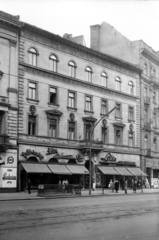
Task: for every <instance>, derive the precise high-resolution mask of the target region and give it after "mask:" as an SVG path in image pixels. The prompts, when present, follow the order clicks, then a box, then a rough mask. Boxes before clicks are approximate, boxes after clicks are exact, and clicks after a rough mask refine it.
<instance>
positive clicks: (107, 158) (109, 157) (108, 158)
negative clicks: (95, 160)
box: [101, 153, 116, 162]
mask: <svg viewBox="0 0 159 240" xmlns="http://www.w3.org/2000/svg"><path fill="white" fill-rule="evenodd" d="M101 160H103V161H105V162H116V158H115V157H114V156H113V155H112V154H111V153H107V154H106V156H105V157H104V158H101Z"/></svg>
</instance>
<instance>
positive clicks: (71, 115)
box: [70, 113, 75, 122]
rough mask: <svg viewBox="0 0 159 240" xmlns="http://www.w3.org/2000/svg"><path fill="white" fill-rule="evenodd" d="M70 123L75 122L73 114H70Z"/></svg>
mask: <svg viewBox="0 0 159 240" xmlns="http://www.w3.org/2000/svg"><path fill="white" fill-rule="evenodd" d="M70 121H71V122H74V121H75V115H74V113H70Z"/></svg>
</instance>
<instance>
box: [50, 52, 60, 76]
mask: <svg viewBox="0 0 159 240" xmlns="http://www.w3.org/2000/svg"><path fill="white" fill-rule="evenodd" d="M49 59H50V70H51V71H53V72H57V62H58V59H57V57H56V56H55V55H54V54H52V55H51V56H50V57H49Z"/></svg>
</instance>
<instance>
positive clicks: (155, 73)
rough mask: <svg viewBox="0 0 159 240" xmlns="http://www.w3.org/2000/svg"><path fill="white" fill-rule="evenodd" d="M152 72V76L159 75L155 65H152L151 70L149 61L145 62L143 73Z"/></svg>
mask: <svg viewBox="0 0 159 240" xmlns="http://www.w3.org/2000/svg"><path fill="white" fill-rule="evenodd" d="M149 72H150V76H151V77H154V78H155V77H159V72H158V76H157V71H156V69H155V67H151V68H150V70H149V69H148V64H147V63H144V66H143V73H144V74H145V75H148V74H149Z"/></svg>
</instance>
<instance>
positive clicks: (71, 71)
mask: <svg viewBox="0 0 159 240" xmlns="http://www.w3.org/2000/svg"><path fill="white" fill-rule="evenodd" d="M72 63H73V64H72ZM76 68H77V65H76V63H75V62H74V61H73V60H70V61H69V62H68V69H69V76H70V77H72V78H76Z"/></svg>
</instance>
